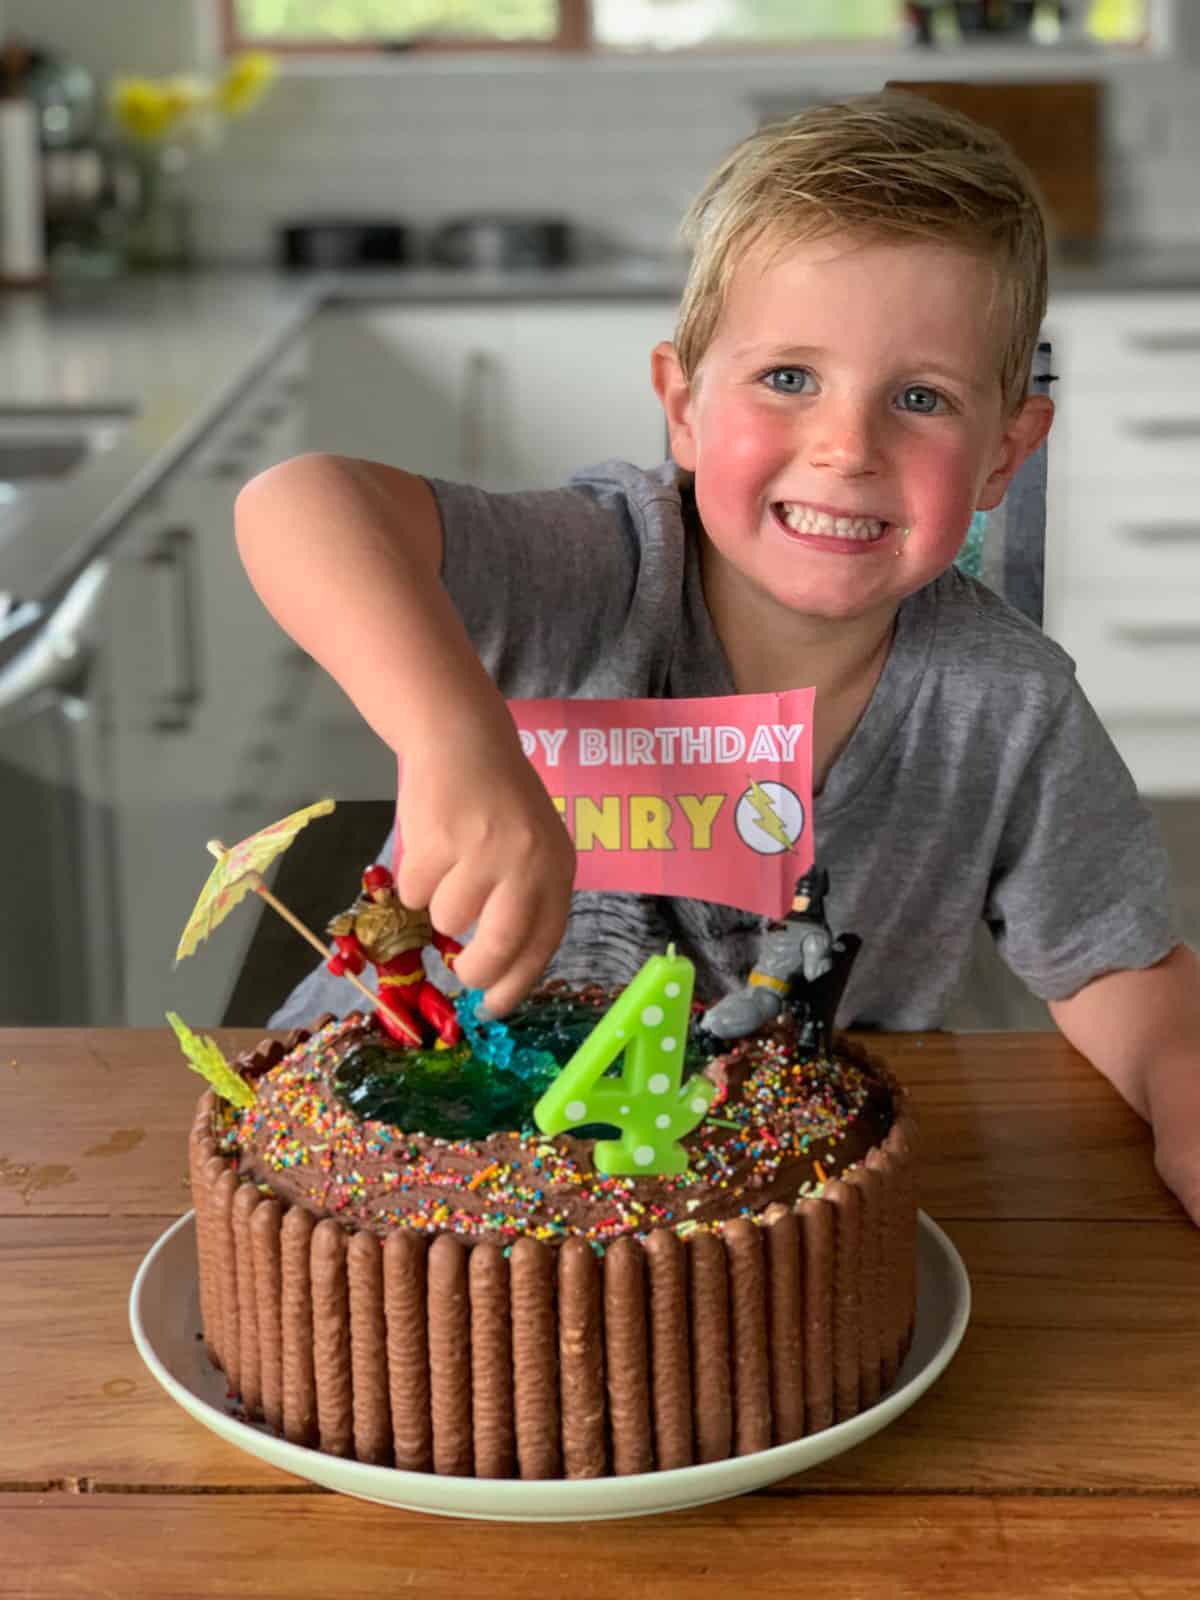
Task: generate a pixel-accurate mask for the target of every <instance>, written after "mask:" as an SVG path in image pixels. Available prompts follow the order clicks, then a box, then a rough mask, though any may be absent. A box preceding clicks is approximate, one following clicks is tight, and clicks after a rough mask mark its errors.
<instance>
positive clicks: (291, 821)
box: [175, 800, 384, 1011]
mask: <svg viewBox="0 0 1200 1600" xmlns="http://www.w3.org/2000/svg"><path fill="white" fill-rule="evenodd" d="M334 805H335V802H334V801H333V800H318V801H316V803H315V804H313V805H311V806H305V807H304V809H303V810H302V811H293V812H291V814H290V815H289V816H286V817H281V818H280V820H279V821H278V822H272V823H271V824H270V825H269V826H268V827H266V828H260V829H259V830H258V832H257V833H252V834H250V835H249V836H248V837H247V838H245V839H243V840H241V841H240V843H238V844H235V845H233V846H232V847H231V848H230V849H226V847H225V846H224V845H223V844H222V843H221V841H220V839H210V840H209V841H208V849H209V851H210V852H211V853H212V854H213V855H214V856H216V858H217V864H216V866H215V867H214V868H213V869H212V872H211V873H210V874H209V876H208V882H207V883H206V884H205V885H204V887H203V889H201V891H200V898H199V899H198V900H197V901H196V904H195V906H194V907H193V908H192V914H191V916H190V917H189V918H188V920H187V926H186V927H185V928H184V930H183V933H182V934H181V935H180V939H179V946H178V948H177V949H176V951H175V959H176V961H182V960H183V958H184V957H185V956H190V955H191V954H192V952H193V950H195V948H196V946H197V945H198V944H199V943H200V942H201V940H203V939H207V938H208V936H209V934H210V933H211V932H212V931H213V929H214V928H215V927H216V926H217V924H218V923H219V922H222V921H224V919H225V917H226V916H227V915H228V914H229V912H230V911H232V910H233V908H234V906H236V905H237V904H238V903H239V901H241V900H243V899H244V898H245V896H246V895H247V894H249V893H250V891H251V890H253V891H254V893H255V894H256V895H258V896H259V898H260V899H262V900H265V901H266V903H267V904H268V905H269V906H270V907H271V910H272V911H277V912H278V913H279V915H280V916H281V917H282V918H283V920H284V921H285V922H287V923H289V924H290V925H291V926H292V927H293V928H295V930H296V932H297V933H298V934H299V935H300V936H301V938H303V939H307V940H308V942H309V944H311V945H312V947H313V949H314V950H317V951H319V952H320V954H321V957H322V959H323V960H325V961H328V960H329V958H330V956H333V955H336V954H337V952H336V951H335V950H333V949H331V948H328V947H327V946H326V945H324V944H323V943H322V942H321V940H320V939H319V938H318V937H317V935H316V934H315V933H314V932H313V931H312V929H311V928H307V927H305V925H304V923H303V922H301V921H300V918H299V917H298V916H296V915H295V913H294V912H292V911H289V910H288V908H287V906H285V905H284V903H283V901H282V900H279V899H277V898H276V897H275V895H273V894H272V893H271V891H270V890H269V889H268V888H267V886H266V884H265V883H264V882H263V881H262V874H263V873H264V872H265V871H266V869H267V868H268V867H269V866H270V864H271V863H272V861H274V860H275V858H276V856H280V855H282V854H283V852H284V851H285V850H286V849H287V848H288V846H289V845H290V844H291V842H292V840H293V839H294V838H295V837H296V835H297V834H298V833H299V832H300V830H301V828H305V827H307V826H308V824H309V823H310V822H312V821H313V819H314V818H315V817H327V816H328V815H329V813H330V812H331V811H332V810H333V809H334ZM345 976H346V977H347V978H349V980H350V982H351V983H352V984H353V985H354V986H355V988H356V989H358V990H360V991H361V992H362V994H363V995H365V996H366V998H367V999H368V1000H369V1001H370V1003H371V1005H372V1006H374V1007H375V1009H376V1010H377V1011H378V1010H383V1009H384V1007H383V1005H382V1003H381V1001H380V999H379V997H378V995H375V994H372V993H371V991H370V989H368V988H367V986H366V984H365V983H362V982H361V981H360V980H359V979H358V978H356V977H355V975H354V973H352V972H347V973H346V974H345Z"/></svg>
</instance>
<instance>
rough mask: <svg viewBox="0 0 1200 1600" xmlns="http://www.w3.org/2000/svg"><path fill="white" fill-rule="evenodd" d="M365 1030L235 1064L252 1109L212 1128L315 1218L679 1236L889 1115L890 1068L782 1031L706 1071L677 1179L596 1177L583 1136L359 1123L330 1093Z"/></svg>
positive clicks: (521, 1232) (818, 1185)
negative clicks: (250, 1091)
mask: <svg viewBox="0 0 1200 1600" xmlns="http://www.w3.org/2000/svg"><path fill="white" fill-rule="evenodd" d="M374 1036H375V1034H374V1024H373V1023H372V1022H371V1021H370V1020H369V1019H367V1018H364V1017H362V1016H359V1015H355V1016H352V1017H350V1018H347V1019H344V1020H341V1021H332V1022H328V1023H326V1024H325V1025H324V1026H323V1027H320V1028H319V1029H318V1031H317V1032H315V1033H314V1034H312V1035H311V1036H305V1037H303V1038H301V1039H300V1041H299V1042H298V1043H296V1044H295V1045H294V1047H293V1048H292V1049H290V1050H289V1051H288V1052H287V1053H286V1054H283V1055H282V1056H281V1057H280V1053H279V1048H278V1046H275V1047H273V1048H271V1049H270V1051H269V1054H268V1055H267V1056H266V1057H264V1056H263V1055H262V1053H261V1052H259V1053H258V1054H257V1058H254V1057H248V1058H244V1059H243V1060H242V1062H241V1063H240V1064H241V1065H242V1067H243V1070H249V1072H251V1073H255V1072H257V1076H255V1077H254V1087H255V1092H256V1095H257V1103H256V1105H255V1106H254V1107H253V1108H251V1109H249V1110H247V1111H244V1112H242V1111H237V1110H235V1109H234V1108H233V1107H231V1106H228V1105H226V1104H222V1105H221V1107H220V1108H219V1110H218V1112H217V1126H216V1128H215V1132H216V1135H217V1139H218V1144H219V1147H220V1148H221V1149H222V1151H223V1152H225V1153H226V1154H228V1155H233V1156H235V1157H236V1160H237V1168H238V1175H239V1178H242V1179H245V1178H249V1179H251V1180H252V1181H253V1182H254V1184H256V1185H257V1186H258V1187H259V1188H260V1189H263V1190H266V1191H269V1192H270V1193H272V1194H274V1195H276V1196H278V1197H279V1199H280V1200H281V1201H283V1202H284V1203H285V1204H291V1205H295V1206H300V1207H302V1208H304V1209H305V1210H306V1211H308V1212H310V1213H311V1214H312V1215H313V1216H314V1217H316V1218H318V1219H321V1218H335V1219H337V1220H339V1221H342V1222H344V1223H347V1224H352V1225H354V1226H355V1227H358V1228H366V1229H369V1230H371V1231H372V1232H375V1233H379V1234H381V1235H382V1234H388V1233H390V1232H392V1231H393V1230H394V1229H395V1228H397V1227H410V1228H413V1229H415V1230H418V1231H421V1232H428V1233H430V1234H436V1233H443V1232H450V1233H457V1234H461V1235H464V1236H467V1237H476V1238H479V1237H490V1238H495V1239H497V1240H499V1241H500V1242H501V1243H502V1244H509V1243H512V1242H513V1241H514V1240H516V1239H518V1238H521V1237H532V1238H535V1239H547V1240H559V1239H562V1238H564V1237H570V1236H579V1235H581V1236H583V1237H584V1238H586V1239H588V1240H591V1241H595V1242H596V1243H597V1244H600V1245H603V1244H605V1243H607V1242H608V1241H611V1240H613V1239H616V1238H619V1237H622V1236H625V1235H633V1236H644V1235H646V1234H648V1233H650V1232H651V1231H652V1230H653V1229H656V1228H661V1227H668V1228H673V1229H674V1230H675V1231H676V1232H678V1233H679V1234H680V1235H681V1236H684V1237H686V1236H687V1235H688V1234H689V1233H691V1232H693V1231H695V1230H696V1229H704V1228H709V1227H712V1226H715V1225H719V1224H723V1223H724V1222H726V1221H728V1220H729V1219H730V1218H732V1217H736V1216H739V1215H743V1216H753V1215H756V1214H758V1213H760V1212H762V1211H764V1210H766V1208H767V1207H768V1206H770V1205H771V1204H772V1203H773V1202H776V1201H780V1200H783V1201H786V1202H788V1203H789V1204H790V1203H791V1202H793V1201H795V1199H796V1198H797V1196H804V1195H807V1194H815V1193H819V1192H820V1191H821V1190H822V1188H823V1187H824V1185H825V1184H826V1183H827V1182H830V1181H832V1180H833V1179H835V1178H837V1177H838V1175H839V1174H841V1173H843V1172H845V1171H846V1170H847V1169H848V1168H851V1167H853V1166H855V1165H856V1164H857V1163H859V1162H861V1161H862V1160H863V1159H864V1157H865V1156H866V1155H867V1153H868V1151H869V1150H871V1149H872V1148H873V1147H874V1146H876V1145H877V1144H879V1142H880V1141H881V1139H882V1138H883V1137H884V1136H885V1135H886V1133H887V1131H888V1129H889V1127H890V1126H891V1123H892V1120H893V1101H892V1093H891V1085H890V1083H889V1082H888V1081H887V1078H886V1074H884V1073H882V1072H881V1071H878V1070H876V1068H875V1067H874V1066H873V1064H872V1063H870V1062H869V1060H868V1059H867V1058H866V1057H865V1055H863V1054H862V1053H861V1052H858V1051H855V1050H853V1049H850V1048H848V1047H845V1046H842V1047H840V1048H839V1057H840V1059H838V1060H836V1061H832V1060H826V1059H821V1060H813V1059H811V1058H806V1057H805V1056H804V1055H803V1054H802V1053H801V1052H799V1051H798V1050H797V1048H796V1041H795V1037H794V1034H793V1033H791V1032H790V1030H789V1027H788V1025H787V1023H786V1022H785V1023H783V1024H778V1025H776V1026H774V1027H773V1028H772V1029H770V1030H768V1031H766V1032H764V1033H763V1034H762V1035H759V1036H755V1037H753V1038H751V1039H747V1040H742V1041H739V1042H738V1043H737V1044H736V1045H735V1046H734V1047H732V1048H731V1049H730V1050H729V1051H728V1052H727V1053H726V1054H724V1055H720V1056H716V1057H714V1058H713V1059H712V1060H710V1061H709V1062H708V1063H707V1065H706V1066H705V1068H704V1070H705V1072H706V1074H707V1075H708V1076H709V1077H710V1078H712V1079H713V1080H714V1081H715V1082H716V1083H717V1086H718V1091H717V1095H716V1097H715V1099H714V1102H713V1105H712V1107H711V1109H710V1112H709V1115H708V1116H707V1117H706V1118H705V1119H704V1121H703V1122H701V1124H700V1125H699V1127H698V1128H697V1129H695V1131H694V1132H693V1133H691V1134H690V1135H689V1136H688V1137H687V1138H686V1139H685V1140H684V1146H685V1148H686V1150H687V1153H688V1165H689V1170H688V1171H687V1172H686V1173H684V1174H682V1175H681V1176H679V1177H676V1178H670V1177H637V1178H624V1177H607V1176H605V1175H603V1174H601V1173H599V1172H597V1171H596V1169H595V1167H594V1165H593V1162H592V1141H591V1140H588V1139H583V1138H576V1137H574V1136H572V1135H560V1136H558V1137H556V1138H552V1139H551V1138H545V1137H543V1136H541V1135H540V1134H537V1133H521V1132H515V1131H504V1132H496V1133H493V1134H490V1135H489V1136H488V1137H486V1138H483V1139H474V1140H469V1141H468V1140H463V1141H458V1142H455V1141H450V1140H446V1139H439V1138H432V1137H430V1136H428V1135H426V1134H423V1133H421V1132H419V1131H403V1130H400V1129H397V1128H395V1127H392V1126H390V1125H388V1124H385V1123H381V1122H373V1121H368V1120H362V1119H360V1118H359V1116H358V1115H357V1114H356V1113H355V1112H354V1111H353V1110H351V1109H350V1108H349V1107H347V1106H346V1105H344V1104H343V1103H342V1101H341V1100H340V1099H339V1098H338V1095H337V1093H336V1090H335V1087H334V1083H335V1079H336V1077H337V1072H338V1068H339V1065H340V1064H341V1063H342V1062H343V1061H344V1060H345V1058H346V1056H347V1055H349V1054H350V1053H352V1052H353V1051H354V1050H355V1049H356V1048H357V1047H359V1046H360V1045H361V1044H362V1043H363V1042H364V1040H365V1039H371V1038H374ZM265 1062H270V1063H271V1064H269V1065H266V1069H265V1070H262V1068H263V1066H264V1064H265Z"/></svg>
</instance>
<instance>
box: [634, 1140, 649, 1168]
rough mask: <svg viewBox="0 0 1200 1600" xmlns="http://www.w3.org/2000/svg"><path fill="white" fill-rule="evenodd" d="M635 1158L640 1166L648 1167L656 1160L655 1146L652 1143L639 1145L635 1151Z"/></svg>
mask: <svg viewBox="0 0 1200 1600" xmlns="http://www.w3.org/2000/svg"><path fill="white" fill-rule="evenodd" d="M633 1159H634V1160H635V1161H636V1162H637V1164H638V1166H639V1167H648V1166H649V1165H650V1163H651V1162H652V1161H653V1160H654V1146H653V1145H652V1144H640V1145H638V1147H637V1149H636V1150H635V1151H634V1152H633Z"/></svg>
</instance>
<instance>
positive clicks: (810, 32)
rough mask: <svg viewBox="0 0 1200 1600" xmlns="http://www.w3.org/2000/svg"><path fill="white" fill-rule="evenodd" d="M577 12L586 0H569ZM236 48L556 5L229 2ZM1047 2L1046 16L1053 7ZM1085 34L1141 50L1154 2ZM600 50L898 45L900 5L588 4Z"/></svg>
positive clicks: (1102, 11)
mask: <svg viewBox="0 0 1200 1600" xmlns="http://www.w3.org/2000/svg"><path fill="white" fill-rule="evenodd" d="M565 3H566V4H567V5H570V7H571V9H572V11H577V10H578V7H579V5H580V4H581V0H565ZM231 6H232V16H233V31H234V34H235V36H236V43H238V44H241V45H247V44H259V45H264V46H268V47H270V46H276V47H284V48H286V47H287V45H289V44H293V45H297V44H306V45H314V44H321V43H328V44H331V45H334V44H337V45H353V44H361V45H363V46H365V47H369V46H371V45H380V44H393V45H411V44H420V43H421V42H422V41H425V40H430V41H432V40H438V41H454V42H457V41H461V42H462V43H463V44H464V45H469V44H483V43H501V44H550V43H553V42H554V40H555V39H556V38H557V37H558V34H559V29H560V14H561V12H562V11H563V9H564V5H563V4H562V3H560V0H231ZM1056 9H1057V8H1056V7H1053V6H1052V5H1051V4H1050V0H1046V12H1047V15H1049V14H1050V12H1051V11H1054V10H1056ZM1073 10H1074V12H1075V15H1076V16H1079V15H1080V14H1081V13H1082V20H1083V21H1084V22H1085V24H1086V27H1087V31H1088V33H1089V34H1090V35H1091V36H1092V37H1093V38H1094V39H1096V40H1097V41H1100V42H1103V43H1106V44H1138V43H1140V42H1141V41H1142V39H1143V37H1144V35H1145V32H1146V28H1147V21H1148V17H1147V13H1148V0H1073ZM589 15H590V37H591V40H592V43H593V44H594V46H595V47H596V48H598V49H614V50H620V49H650V50H671V49H687V48H689V47H695V46H703V45H717V46H721V45H723V46H726V47H736V46H737V45H739V44H742V45H762V44H772V43H776V44H789V43H792V44H800V43H803V42H805V41H817V40H819V41H822V42H825V43H830V42H837V41H839V40H843V41H846V42H848V43H860V44H861V43H864V42H870V41H872V40H875V41H878V42H880V43H883V42H888V43H890V42H892V41H894V40H895V39H896V38H898V37H899V36H900V35H901V31H902V28H903V25H904V20H905V7H904V5H903V4H902V3H901V0H590V9H589Z"/></svg>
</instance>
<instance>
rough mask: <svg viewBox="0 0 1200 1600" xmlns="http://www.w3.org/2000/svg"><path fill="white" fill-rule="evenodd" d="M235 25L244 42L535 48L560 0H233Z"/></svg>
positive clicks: (553, 21)
mask: <svg viewBox="0 0 1200 1600" xmlns="http://www.w3.org/2000/svg"><path fill="white" fill-rule="evenodd" d="M234 25H235V27H236V30H237V32H238V34H239V35H240V36H241V37H242V38H244V39H254V40H258V41H260V42H262V43H271V42H273V43H276V44H287V43H289V42H291V43H310V42H314V41H317V40H320V41H327V42H329V43H331V44H354V43H363V44H367V43H377V42H387V43H396V44H404V43H410V42H413V43H415V42H416V41H418V40H420V39H423V38H425V39H429V38H433V39H464V40H476V41H478V40H501V41H514V42H515V41H520V42H523V43H530V44H536V43H545V42H547V41H549V40H552V39H553V38H554V37H555V35H556V34H557V32H558V0H234Z"/></svg>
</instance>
